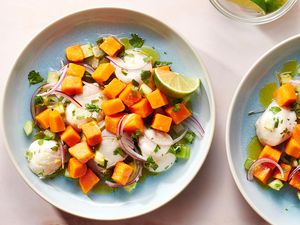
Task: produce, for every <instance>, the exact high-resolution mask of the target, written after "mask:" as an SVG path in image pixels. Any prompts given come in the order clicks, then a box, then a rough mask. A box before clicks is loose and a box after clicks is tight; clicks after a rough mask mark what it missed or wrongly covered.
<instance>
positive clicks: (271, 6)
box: [265, 0, 287, 13]
mask: <svg viewBox="0 0 300 225" xmlns="http://www.w3.org/2000/svg"><path fill="white" fill-rule="evenodd" d="M265 1H266V9H267V13H271V12H274V11H276V10H278V9H279V8H281V7H282V6H283V5H284V4H285V3H286V1H287V0H265Z"/></svg>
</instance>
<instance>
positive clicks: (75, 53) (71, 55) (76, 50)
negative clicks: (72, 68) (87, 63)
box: [66, 45, 84, 62]
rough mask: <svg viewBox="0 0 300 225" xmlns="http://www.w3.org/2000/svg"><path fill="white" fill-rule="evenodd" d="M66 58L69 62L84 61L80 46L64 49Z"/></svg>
mask: <svg viewBox="0 0 300 225" xmlns="http://www.w3.org/2000/svg"><path fill="white" fill-rule="evenodd" d="M66 56H67V59H68V60H69V61H72V62H81V61H83V59H84V55H83V51H82V49H81V47H80V45H73V46H70V47H67V48H66Z"/></svg>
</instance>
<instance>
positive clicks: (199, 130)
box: [185, 116, 205, 137]
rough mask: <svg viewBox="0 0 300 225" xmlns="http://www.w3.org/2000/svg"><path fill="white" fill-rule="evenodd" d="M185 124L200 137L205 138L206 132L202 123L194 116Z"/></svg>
mask: <svg viewBox="0 0 300 225" xmlns="http://www.w3.org/2000/svg"><path fill="white" fill-rule="evenodd" d="M185 123H186V124H187V125H188V126H189V128H191V129H192V130H193V131H195V133H196V134H197V136H198V137H203V136H204V134H205V131H204V129H203V127H202V125H201V124H200V122H199V121H198V120H197V119H196V118H195V117H194V116H190V117H189V118H188V119H187V120H186V121H185Z"/></svg>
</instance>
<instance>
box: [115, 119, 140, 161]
mask: <svg viewBox="0 0 300 225" xmlns="http://www.w3.org/2000/svg"><path fill="white" fill-rule="evenodd" d="M125 117H126V115H124V116H123V117H122V118H121V119H120V121H119V123H118V126H117V137H119V144H120V146H121V148H122V149H123V150H124V152H125V153H127V154H128V155H129V156H131V157H132V158H133V159H136V160H139V161H142V162H145V161H146V159H145V157H144V156H142V155H141V154H139V153H138V152H137V151H135V150H136V147H135V146H134V143H133V140H132V139H131V138H129V137H128V136H126V135H125V134H124V131H123V129H124V126H125V125H126V123H127V121H128V119H129V118H130V115H129V116H128V117H126V120H125V121H123V120H124V119H125Z"/></svg>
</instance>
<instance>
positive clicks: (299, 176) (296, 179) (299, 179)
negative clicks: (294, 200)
mask: <svg viewBox="0 0 300 225" xmlns="http://www.w3.org/2000/svg"><path fill="white" fill-rule="evenodd" d="M289 184H290V185H291V186H292V187H294V188H296V189H297V190H299V191H300V172H299V171H298V172H296V173H295V175H294V176H293V177H292V179H291V180H290V182H289Z"/></svg>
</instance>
